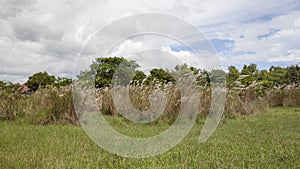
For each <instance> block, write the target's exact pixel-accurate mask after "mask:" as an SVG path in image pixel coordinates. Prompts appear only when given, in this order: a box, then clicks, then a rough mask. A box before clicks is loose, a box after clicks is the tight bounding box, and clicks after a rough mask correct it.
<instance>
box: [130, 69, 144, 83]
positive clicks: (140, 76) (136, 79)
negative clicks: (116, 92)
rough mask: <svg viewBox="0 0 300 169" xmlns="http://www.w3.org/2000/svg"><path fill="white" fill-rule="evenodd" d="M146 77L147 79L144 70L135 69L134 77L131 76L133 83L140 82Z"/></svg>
mask: <svg viewBox="0 0 300 169" xmlns="http://www.w3.org/2000/svg"><path fill="white" fill-rule="evenodd" d="M146 79H147V75H146V74H145V73H144V72H142V71H140V70H137V71H136V73H135V75H134V77H133V78H132V81H133V83H135V84H141V83H142V82H144V81H145V80H146Z"/></svg>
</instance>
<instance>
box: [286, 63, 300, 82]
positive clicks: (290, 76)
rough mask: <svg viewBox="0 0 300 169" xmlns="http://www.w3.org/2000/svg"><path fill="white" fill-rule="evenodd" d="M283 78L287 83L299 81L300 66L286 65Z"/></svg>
mask: <svg viewBox="0 0 300 169" xmlns="http://www.w3.org/2000/svg"><path fill="white" fill-rule="evenodd" d="M285 79H286V82H287V83H288V84H296V83H300V67H299V66H298V65H292V66H289V67H287V71H286V74H285Z"/></svg>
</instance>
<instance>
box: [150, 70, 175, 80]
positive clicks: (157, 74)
mask: <svg viewBox="0 0 300 169" xmlns="http://www.w3.org/2000/svg"><path fill="white" fill-rule="evenodd" d="M147 81H148V82H151V81H156V82H161V83H168V82H175V79H174V77H173V76H172V75H171V74H170V73H169V72H168V71H166V70H164V69H161V68H160V69H156V68H155V69H152V70H151V71H150V76H148V79H147Z"/></svg>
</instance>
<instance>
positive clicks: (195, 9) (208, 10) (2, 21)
mask: <svg viewBox="0 0 300 169" xmlns="http://www.w3.org/2000/svg"><path fill="white" fill-rule="evenodd" d="M299 9H300V7H299V2H298V1H297V0H286V1H282V0H266V1H260V0H252V1H250V0H249V1H238V0H230V1H226V2H224V1H219V0H211V1H206V0H189V1H184V0H165V1H161V0H153V1H147V0H128V1H118V0H110V1H107V0H100V1H99V0H91V1H84V0H73V1H70V0H53V1H42V0H0V51H1V53H0V80H9V81H13V82H21V83H22V82H24V81H25V80H26V79H27V76H28V75H31V74H33V73H35V72H37V71H44V70H46V71H48V72H49V73H51V74H55V75H57V76H67V77H71V76H72V71H73V68H74V65H75V62H76V59H77V57H78V55H79V54H80V51H81V49H82V48H83V47H84V46H85V45H86V43H87V42H88V40H89V39H90V38H91V37H92V36H93V35H94V33H95V32H97V30H99V29H100V28H102V27H104V26H105V25H107V24H109V23H110V22H112V21H114V20H116V19H119V18H122V17H125V16H129V15H132V14H137V13H144V12H148V13H149V12H158V13H165V14H170V15H174V16H177V17H179V18H181V19H184V20H186V21H188V22H190V23H192V24H193V25H195V26H196V27H199V29H200V30H201V31H203V32H204V33H205V34H206V35H207V36H208V38H210V39H220V40H225V41H228V40H230V41H232V42H233V44H232V45H231V46H230V47H226V48H225V50H224V51H222V53H219V54H220V56H221V60H222V61H223V62H224V64H225V65H228V64H241V63H244V62H249V61H263V62H291V63H292V62H296V61H299V59H298V58H299V49H300V47H299V45H298V44H299V43H298V39H299V38H300V37H299V36H300V32H299V26H300V18H299V13H298V12H297V10H299ZM130 26H131V25H128V27H129V28H130ZM124 31H125V30H124ZM197 40H199V39H197ZM137 42H138V41H135V42H132V43H134V44H130V42H128V44H123V47H121V46H120V48H116V49H118V50H115V51H113V52H116V53H114V54H115V55H118V54H122V53H123V54H124V53H125V54H126V53H131V51H138V50H140V49H141V48H142V47H141V44H139V43H137ZM140 42H143V44H142V46H151V45H150V44H147V43H150V41H147V40H142V39H140ZM154 44H156V45H157V46H160V47H161V48H160V49H163V51H164V52H167V53H169V54H170V55H176V56H178V57H177V58H181V60H180V59H179V61H182V60H184V61H186V60H187V59H186V58H191V62H195V63H198V61H194V60H193V59H192V58H193V53H192V52H190V51H178V50H173V48H171V47H170V45H167V44H164V43H154ZM88 52H90V53H88V55H89V60H88V61H89V62H90V61H91V59H92V58H94V57H95V56H96V55H97V46H91V50H89V51H88ZM93 52H94V53H93ZM117 52H119V53H117ZM140 54H142V53H140ZM156 55H158V53H156ZM207 55H209V54H207ZM176 63H177V62H176ZM87 64H88V63H87Z"/></svg>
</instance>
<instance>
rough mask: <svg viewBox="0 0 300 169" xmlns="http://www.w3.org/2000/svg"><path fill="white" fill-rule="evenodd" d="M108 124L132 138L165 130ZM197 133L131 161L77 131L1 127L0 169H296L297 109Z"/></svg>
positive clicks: (21, 123) (299, 142) (299, 145)
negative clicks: (203, 136)
mask: <svg viewBox="0 0 300 169" xmlns="http://www.w3.org/2000/svg"><path fill="white" fill-rule="evenodd" d="M110 121H111V122H112V123H114V122H116V123H115V124H116V126H115V127H116V128H118V127H119V128H120V130H121V131H122V132H124V133H128V135H135V136H143V135H144V133H150V135H152V134H155V133H158V132H160V131H161V130H164V129H165V128H166V127H167V126H166V125H164V124H160V125H157V126H154V125H146V126H143V127H141V126H132V125H131V124H123V123H122V122H118V121H117V120H112V119H111V120H110ZM201 128H202V126H201V125H200V124H197V125H195V126H194V128H193V130H192V131H191V132H190V134H189V135H188V136H187V137H186V138H185V139H184V140H183V141H182V142H181V143H180V144H179V145H177V146H176V147H175V148H173V149H171V150H170V151H168V152H166V153H164V154H162V155H159V156H155V157H151V158H145V159H131V158H123V157H119V156H116V155H113V154H111V153H109V152H106V151H105V150H103V149H102V148H100V147H98V146H97V145H96V144H95V143H93V142H92V141H91V140H90V139H89V137H88V136H87V135H86V134H85V133H84V131H83V130H82V129H81V128H80V127H76V126H69V125H50V126H39V125H30V124H28V123H27V122H26V120H22V119H19V120H17V121H15V122H0V168H1V169H3V168H300V160H299V159H300V108H273V109H271V110H270V112H268V113H264V114H259V115H256V116H238V117H237V118H235V119H226V120H224V121H222V122H221V124H220V125H219V126H218V128H217V130H216V132H215V133H214V135H213V136H212V137H211V138H210V139H209V141H208V142H206V143H204V144H201V143H199V142H198V138H199V134H200V130H201Z"/></svg>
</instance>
